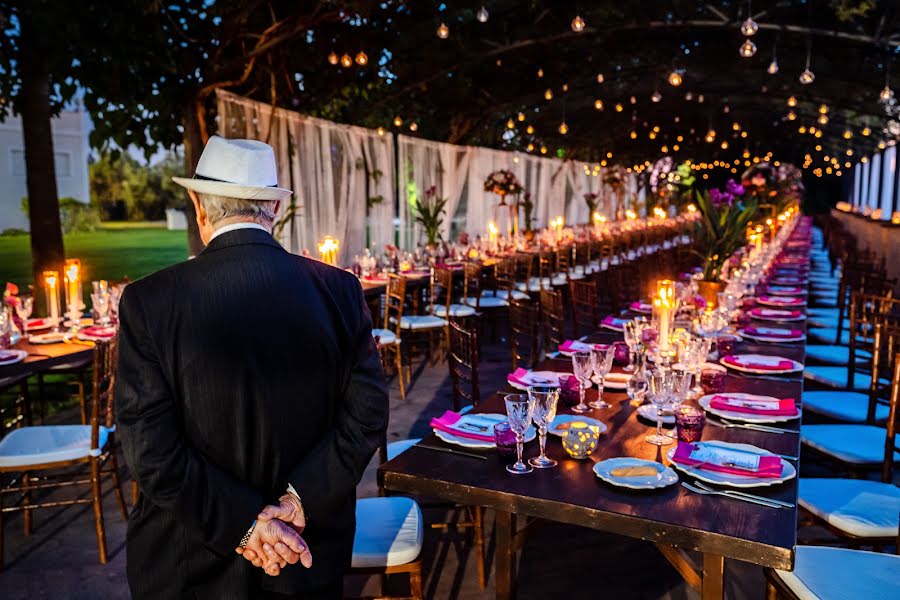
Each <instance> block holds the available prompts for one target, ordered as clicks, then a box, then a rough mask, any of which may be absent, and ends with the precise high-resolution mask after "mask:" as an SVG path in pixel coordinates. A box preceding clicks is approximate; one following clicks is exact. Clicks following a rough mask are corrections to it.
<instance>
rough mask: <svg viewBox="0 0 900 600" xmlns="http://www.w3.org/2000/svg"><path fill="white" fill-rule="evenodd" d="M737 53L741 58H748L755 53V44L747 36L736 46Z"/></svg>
mask: <svg viewBox="0 0 900 600" xmlns="http://www.w3.org/2000/svg"><path fill="white" fill-rule="evenodd" d="M738 53H739V54H740V55H741V57H743V58H750V57H752V56H753V55H754V54H756V44H754V43H753V40H751V39H749V38H748V39H746V40H744V43H743V44H741V47H740V48H738Z"/></svg>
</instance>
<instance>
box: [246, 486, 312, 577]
mask: <svg viewBox="0 0 900 600" xmlns="http://www.w3.org/2000/svg"><path fill="white" fill-rule="evenodd" d="M305 527H306V515H305V514H304V513H303V505H302V504H301V503H300V499H299V498H298V497H297V496H295V495H294V494H291V493H286V494H284V495H283V496H282V497H281V498H279V499H278V504H277V505H269V506H266V507H265V508H263V509H262V511H261V512H260V513H259V515H258V516H257V517H256V525H255V526H254V527H253V531H252V532H251V534H250V539H249V540H248V541H247V545H246V546H245V547H244V548H240V547H239V548H235V549H234V550H235V552H237V553H238V554H240V555H242V556H243V557H244V558H246V559H247V560H248V561H250V562H251V563H252V564H253V566H255V567H262V569H263V570H264V571H265V572H266V574H268V575H271V576H273V577H274V576H276V575H278V574H279V573H281V569H283V568H284V567H285V566H287V565H289V564H291V565H293V564H296V563H298V562H299V563H300V564H302V565H303V566H304V567H306V568H309V567H311V566H312V553H311V552H310V551H309V546H307V545H306V542H305V541H303V538H302V537H300V534H302V533H303V529H304V528H305Z"/></svg>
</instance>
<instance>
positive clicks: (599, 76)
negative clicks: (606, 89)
mask: <svg viewBox="0 0 900 600" xmlns="http://www.w3.org/2000/svg"><path fill="white" fill-rule="evenodd" d="M603 81H604V80H603V73H597V83H603Z"/></svg>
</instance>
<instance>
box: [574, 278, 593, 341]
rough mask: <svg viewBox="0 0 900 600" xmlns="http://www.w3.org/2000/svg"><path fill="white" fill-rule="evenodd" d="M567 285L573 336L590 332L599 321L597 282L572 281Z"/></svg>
mask: <svg viewBox="0 0 900 600" xmlns="http://www.w3.org/2000/svg"><path fill="white" fill-rule="evenodd" d="M569 285H570V288H569V295H570V297H571V300H572V321H573V322H574V324H575V336H576V337H578V336H584V335H588V334H591V333H593V332H594V331H595V330H596V329H597V327H598V324H599V323H600V297H599V294H598V292H597V282H596V281H573V282H571V283H570V284H569Z"/></svg>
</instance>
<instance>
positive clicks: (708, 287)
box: [697, 280, 722, 310]
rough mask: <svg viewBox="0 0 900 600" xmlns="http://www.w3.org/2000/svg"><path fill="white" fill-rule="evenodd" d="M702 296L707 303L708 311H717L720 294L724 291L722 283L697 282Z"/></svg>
mask: <svg viewBox="0 0 900 600" xmlns="http://www.w3.org/2000/svg"><path fill="white" fill-rule="evenodd" d="M697 288H698V291H699V292H700V296H702V297H703V300H704V301H705V302H706V310H715V309H716V307H717V306H718V304H719V292H721V291H722V282H721V281H706V280H700V281H698V282H697Z"/></svg>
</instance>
